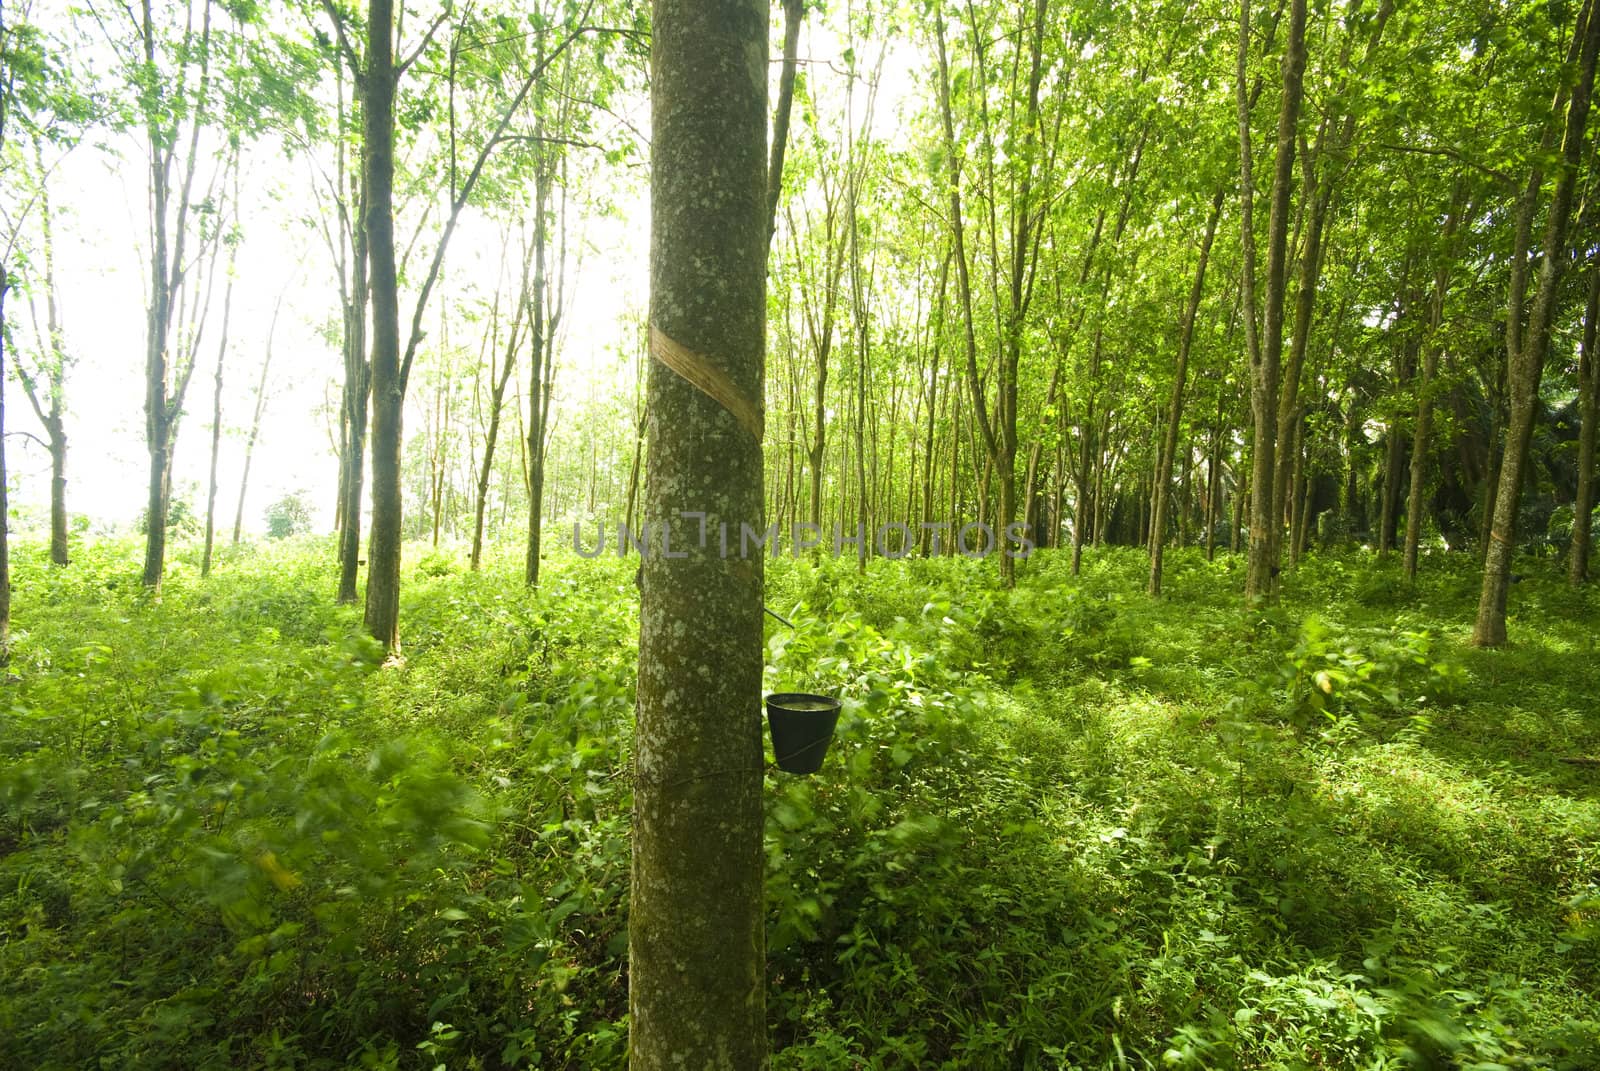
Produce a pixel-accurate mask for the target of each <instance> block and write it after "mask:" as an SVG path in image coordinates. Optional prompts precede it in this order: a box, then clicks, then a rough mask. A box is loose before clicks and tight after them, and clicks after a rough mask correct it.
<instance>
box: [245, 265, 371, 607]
mask: <svg viewBox="0 0 1600 1071" xmlns="http://www.w3.org/2000/svg"><path fill="white" fill-rule="evenodd" d="M282 307H283V296H282V295H281V294H280V295H279V297H278V304H277V305H275V306H273V309H272V322H271V323H270V324H268V325H267V352H266V355H265V356H264V357H262V359H261V378H260V379H259V380H257V381H256V405H255V411H254V412H253V413H251V414H250V435H249V437H248V438H247V439H245V442H244V471H243V472H241V473H240V474H239V504H238V505H237V506H236V507H234V511H233V545H234V546H238V545H239V537H240V535H241V534H243V532H244V502H245V492H246V491H248V490H249V489H250V462H251V460H252V459H253V458H254V457H255V452H256V441H257V440H258V439H259V438H260V437H261V417H262V415H263V414H264V413H265V412H266V408H267V376H268V374H269V373H270V372H271V370H272V340H273V338H274V337H275V336H276V335H277V333H278V310H279V309H281V308H282ZM362 407H363V411H364V410H365V403H364V402H363V405H362ZM346 516H348V514H346ZM343 532H344V529H343V528H341V529H340V534H341V536H342V535H343ZM345 601H347V602H353V601H354V598H353V597H352V598H351V599H348V600H345Z"/></svg>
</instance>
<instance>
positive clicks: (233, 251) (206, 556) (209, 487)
mask: <svg viewBox="0 0 1600 1071" xmlns="http://www.w3.org/2000/svg"><path fill="white" fill-rule="evenodd" d="M230 164H231V166H232V169H233V203H234V204H235V205H238V203H239V161H238V158H237V157H235V158H234V159H233V160H231V161H230ZM238 249H239V246H238V243H234V244H232V245H229V246H228V282H227V286H226V288H225V289H224V290H223V293H222V338H221V339H220V340H219V341H218V342H217V366H216V373H215V375H214V376H213V377H212V378H213V382H214V385H213V388H212V392H211V468H210V475H209V476H208V478H207V480H206V543H205V549H204V550H203V551H202V552H201V555H200V576H201V578H202V579H204V578H205V577H208V576H210V575H211V550H212V545H213V544H214V542H215V540H216V535H217V456H218V455H219V454H221V453H222V369H223V365H224V364H225V363H226V361H227V357H228V326H229V321H230V320H231V319H232V316H233V279H234V268H235V266H236V264H237V253H238Z"/></svg>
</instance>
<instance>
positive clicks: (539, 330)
mask: <svg viewBox="0 0 1600 1071" xmlns="http://www.w3.org/2000/svg"><path fill="white" fill-rule="evenodd" d="M533 184H534V198H533V201H534V224H533V315H532V318H531V319H532V332H533V333H532V335H531V337H530V339H529V341H530V345H529V351H530V353H531V354H532V360H531V362H530V363H531V364H532V366H533V367H532V369H531V371H530V372H529V375H528V442H527V454H528V545H527V549H526V553H525V555H524V557H523V563H522V579H523V582H524V583H525V584H527V585H528V586H529V587H538V586H539V552H540V543H541V542H542V541H543V538H544V536H543V527H544V472H545V465H544V459H545V445H546V443H547V442H548V435H547V431H546V428H545V418H546V416H547V415H548V412H549V408H548V406H547V405H546V402H545V399H546V398H548V397H549V391H550V383H549V382H548V380H549V379H550V378H551V369H550V367H549V363H550V362H549V355H550V353H551V346H550V339H549V335H550V331H551V328H550V325H549V324H548V323H546V318H545V308H546V305H545V288H546V287H547V286H548V285H549V279H548V277H547V276H546V273H545V248H546V241H545V238H546V231H545V218H544V217H545V209H546V208H547V206H548V205H549V203H550V178H549V171H548V169H547V166H546V163H545V161H544V160H542V159H541V160H540V161H539V162H538V163H537V164H536V165H535V167H534V178H533Z"/></svg>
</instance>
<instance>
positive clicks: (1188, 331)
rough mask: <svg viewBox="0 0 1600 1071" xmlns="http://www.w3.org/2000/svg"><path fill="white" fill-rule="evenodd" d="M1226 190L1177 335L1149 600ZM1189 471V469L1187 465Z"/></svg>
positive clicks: (1157, 574)
mask: <svg viewBox="0 0 1600 1071" xmlns="http://www.w3.org/2000/svg"><path fill="white" fill-rule="evenodd" d="M1226 193H1227V190H1226V188H1223V189H1219V190H1218V191H1217V195H1216V196H1215V197H1214V198H1212V200H1211V217H1210V218H1209V219H1208V220H1207V221H1206V236H1205V238H1203V239H1202V240H1201V242H1200V262H1199V263H1198V264H1197V265H1196V266H1195V269H1194V285H1193V286H1192V287H1190V289H1189V304H1188V306H1187V307H1185V308H1184V310H1183V326H1182V328H1181V330H1180V331H1179V335H1178V356H1177V361H1176V364H1175V366H1174V368H1173V370H1172V400H1171V401H1170V402H1169V403H1168V405H1167V426H1166V434H1165V436H1164V438H1163V439H1162V442H1161V454H1160V457H1159V458H1158V459H1157V461H1156V473H1155V503H1154V507H1153V509H1152V510H1151V519H1150V597H1151V598H1158V597H1160V595H1161V553H1162V549H1163V548H1164V546H1165V544H1166V541H1167V538H1166V537H1167V485H1168V484H1169V483H1170V482H1171V481H1172V458H1173V455H1174V454H1176V453H1177V450H1178V424H1179V422H1180V421H1181V420H1182V419H1183V389H1184V385H1185V383H1186V382H1187V380H1188V376H1189V348H1190V346H1191V345H1192V344H1193V342H1194V323H1195V317H1196V316H1197V315H1198V314H1199V312H1200V299H1201V297H1202V296H1203V295H1204V294H1205V286H1206V261H1207V260H1208V259H1210V257H1211V243H1212V241H1213V240H1214V239H1215V238H1216V236H1217V221H1218V220H1220V219H1221V218H1222V199H1223V197H1224V196H1225V195H1226ZM1185 467H1186V468H1187V466H1185Z"/></svg>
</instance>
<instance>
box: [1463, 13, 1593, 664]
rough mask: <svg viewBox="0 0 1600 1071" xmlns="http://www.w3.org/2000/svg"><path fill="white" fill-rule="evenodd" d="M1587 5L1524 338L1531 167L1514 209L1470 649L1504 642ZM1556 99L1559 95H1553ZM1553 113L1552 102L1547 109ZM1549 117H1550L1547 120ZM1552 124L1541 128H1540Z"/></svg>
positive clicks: (1580, 94)
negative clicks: (1491, 496) (1493, 466)
mask: <svg viewBox="0 0 1600 1071" xmlns="http://www.w3.org/2000/svg"><path fill="white" fill-rule="evenodd" d="M1593 8H1594V4H1593V2H1592V0H1591V2H1590V3H1589V4H1586V5H1585V6H1584V9H1583V11H1582V12H1581V13H1580V14H1579V17H1578V24H1579V27H1580V28H1581V32H1579V33H1577V34H1575V35H1574V37H1573V44H1574V47H1576V46H1577V45H1578V42H1579V41H1580V40H1581V41H1582V56H1581V61H1580V64H1579V75H1578V83H1577V85H1576V86H1575V87H1574V88H1573V91H1572V98H1571V100H1570V102H1569V103H1568V105H1567V109H1566V125H1565V131H1564V133H1563V136H1562V140H1561V149H1562V159H1561V161H1560V163H1559V164H1558V165H1557V166H1558V167H1559V168H1560V171H1559V173H1558V174H1557V176H1556V182H1555V188H1554V189H1553V190H1552V191H1551V194H1550V212H1549V217H1548V219H1547V220H1546V223H1545V232H1544V244H1543V250H1542V252H1543V256H1542V258H1541V260H1540V264H1539V286H1538V290H1537V291H1536V292H1535V295H1534V299H1533V308H1532V310H1531V311H1530V313H1529V315H1528V322H1527V328H1526V333H1524V332H1523V331H1522V330H1521V329H1520V325H1518V324H1517V323H1516V321H1518V320H1519V319H1520V314H1521V311H1522V295H1521V293H1519V292H1518V290H1519V285H1521V286H1525V285H1526V284H1525V282H1524V281H1523V278H1524V273H1525V272H1526V270H1527V269H1526V266H1525V261H1526V258H1525V257H1524V256H1523V255H1522V252H1523V251H1524V250H1526V249H1527V248H1528V244H1529V243H1528V241H1527V238H1528V235H1529V233H1530V231H1531V229H1532V218H1533V210H1534V207H1535V204H1536V202H1537V200H1538V191H1539V189H1540V187H1541V186H1542V185H1543V176H1542V174H1541V173H1540V171H1539V169H1538V167H1537V166H1535V168H1534V172H1533V175H1532V177H1531V178H1530V180H1529V183H1528V186H1527V189H1526V190H1525V191H1524V195H1523V203H1522V205H1521V206H1519V209H1518V218H1517V224H1516V226H1517V235H1516V240H1515V245H1514V252H1513V258H1512V263H1513V268H1512V284H1511V300H1510V301H1508V302H1507V309H1508V311H1507V328H1508V330H1507V333H1506V355H1507V377H1506V378H1507V383H1508V384H1509V386H1510V393H1511V423H1510V425H1509V426H1508V427H1507V428H1506V446H1505V456H1504V459H1503V460H1502V462H1501V464H1500V481H1499V483H1500V486H1499V490H1498V491H1497V492H1496V494H1495V503H1494V521H1493V525H1492V527H1491V528H1490V530H1489V546H1488V552H1487V553H1486V554H1485V555H1484V562H1483V590H1482V592H1481V593H1480V594H1479V598H1478V616H1477V620H1476V621H1475V622H1474V624H1473V628H1472V643H1473V645H1474V646H1476V647H1498V646H1500V645H1501V644H1503V643H1505V642H1506V590H1507V585H1508V584H1509V583H1510V578H1511V554H1512V550H1513V543H1512V540H1513V539H1515V538H1516V526H1517V506H1518V505H1519V504H1520V502H1521V499H1522V480H1523V474H1524V471H1525V469H1526V467H1527V458H1528V444H1529V441H1530V440H1531V439H1532V438H1533V417H1534V410H1535V408H1536V406H1537V403H1538V400H1539V379H1540V377H1541V376H1542V374H1543V372H1544V360H1545V353H1546V351H1547V350H1548V349H1549V347H1550V325H1551V321H1552V320H1553V319H1554V318H1555V309H1556V301H1557V297H1558V291H1559V289H1560V285H1561V274H1562V269H1563V268H1564V267H1565V262H1566V249H1567V225H1568V223H1569V222H1570V221H1571V218H1572V199H1573V189H1574V187H1576V185H1577V182H1578V171H1579V164H1580V162H1581V161H1582V159H1583V151H1584V127H1585V124H1586V123H1587V122H1588V118H1589V98H1590V97H1591V96H1592V94H1593V90H1594V75H1595V59H1596V50H1597V49H1600V14H1597V13H1595V11H1594V10H1593ZM1556 99H1557V101H1558V102H1559V100H1560V94H1559V93H1558V94H1557V98H1556ZM1551 111H1552V113H1557V112H1559V104H1558V105H1557V107H1554V108H1552V109H1551ZM1552 118H1554V116H1552ZM1552 128H1553V124H1549V123H1547V124H1546V129H1547V130H1550V129H1552Z"/></svg>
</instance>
